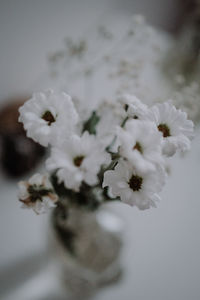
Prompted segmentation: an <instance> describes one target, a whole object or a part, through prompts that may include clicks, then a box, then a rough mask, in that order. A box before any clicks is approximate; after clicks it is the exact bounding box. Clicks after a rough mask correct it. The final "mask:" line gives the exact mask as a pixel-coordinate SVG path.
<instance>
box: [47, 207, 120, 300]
mask: <svg viewBox="0 0 200 300" xmlns="http://www.w3.org/2000/svg"><path fill="white" fill-rule="evenodd" d="M51 225H52V226H51V232H50V238H49V243H50V244H49V249H50V252H51V258H52V260H53V261H54V263H55V266H56V267H57V270H59V273H58V274H59V275H58V276H59V280H60V283H61V284H62V288H63V291H64V292H63V293H65V290H66V295H72V296H74V298H73V299H79V297H80V298H81V299H83V297H88V296H89V295H91V294H93V293H94V292H95V291H96V290H97V289H98V288H100V287H102V286H104V285H107V284H110V283H114V282H115V281H117V280H118V279H119V278H120V277H121V274H122V268H121V264H120V256H121V249H122V244H123V243H122V229H123V225H122V222H121V220H120V219H119V218H118V217H117V216H115V215H114V214H113V213H112V212H111V211H109V210H108V209H106V205H105V206H104V207H103V208H101V209H98V210H96V211H86V210H85V209H83V208H80V207H75V206H74V207H70V208H68V209H67V212H63V209H62V211H61V210H60V211H59V209H57V210H55V212H54V213H53V215H52V218H51ZM67 299H68V298H67ZM70 299H71V298H70Z"/></svg>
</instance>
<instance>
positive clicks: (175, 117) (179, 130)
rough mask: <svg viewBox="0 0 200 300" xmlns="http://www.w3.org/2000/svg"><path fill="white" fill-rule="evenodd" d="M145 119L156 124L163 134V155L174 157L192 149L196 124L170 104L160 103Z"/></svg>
mask: <svg viewBox="0 0 200 300" xmlns="http://www.w3.org/2000/svg"><path fill="white" fill-rule="evenodd" d="M144 119H146V120H149V121H152V122H155V124H156V126H157V128H158V130H159V131H160V132H161V134H162V143H163V154H164V155H167V156H172V155H174V154H175V152H176V151H177V150H179V151H182V152H185V151H187V150H189V149H190V146H191V139H192V137H193V130H194V124H193V122H192V121H190V120H188V119H187V114H186V113H185V112H183V111H181V110H179V109H176V107H175V106H174V105H172V104H171V103H170V102H166V103H162V104H161V103H159V104H156V105H154V106H153V107H152V108H150V109H149V111H148V113H147V114H146V115H145V116H144Z"/></svg>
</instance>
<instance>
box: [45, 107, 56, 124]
mask: <svg viewBox="0 0 200 300" xmlns="http://www.w3.org/2000/svg"><path fill="white" fill-rule="evenodd" d="M42 119H43V120H45V121H46V122H48V125H49V126H50V125H51V123H54V122H55V121H56V120H55V118H54V116H53V115H52V113H51V112H50V111H49V110H47V111H45V113H44V114H43V115H42Z"/></svg>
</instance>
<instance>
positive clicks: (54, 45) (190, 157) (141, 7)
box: [0, 0, 200, 300]
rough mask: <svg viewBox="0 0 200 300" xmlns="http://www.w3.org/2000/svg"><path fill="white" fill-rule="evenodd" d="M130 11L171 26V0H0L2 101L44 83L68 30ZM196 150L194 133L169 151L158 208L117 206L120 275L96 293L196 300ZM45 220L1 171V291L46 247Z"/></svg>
mask: <svg viewBox="0 0 200 300" xmlns="http://www.w3.org/2000/svg"><path fill="white" fill-rule="evenodd" d="M134 13H140V14H144V15H145V16H146V18H147V20H148V21H149V22H150V23H151V24H153V25H155V26H159V27H161V28H163V29H166V30H167V29H169V30H171V29H173V28H174V27H175V24H176V21H175V19H176V16H177V15H178V9H177V6H176V1H173V0H168V1H165V0H149V1H144V0H143V1H142V0H135V1H134V0H132V1H131V0H129V1H128V0H123V1H120V0H110V1H106V0H102V1H97V0H83V1H81V0H79V1H78V0H73V1H68V0H66V1H62V0H58V1H53V0H48V1H47V0H43V1H38V0H36V1H31V0H27V1H26V0H18V1H14V0H12V1H11V0H4V1H2V0H1V1H0V66H1V68H0V101H1V104H2V103H4V101H5V99H7V98H10V97H13V96H17V95H21V94H26V93H28V94H29V93H30V92H32V91H34V90H37V89H40V88H41V86H42V82H40V80H42V78H43V74H45V72H46V70H47V62H46V58H47V54H48V53H49V52H52V51H54V50H57V49H59V47H60V45H61V44H62V41H63V39H64V37H66V36H67V35H68V34H70V35H74V36H76V35H80V34H81V33H82V32H84V33H85V32H87V30H88V28H91V27H92V26H93V24H95V21H96V20H97V18H103V16H104V15H106V17H108V16H109V15H110V16H112V18H113V19H114V20H116V22H117V21H118V20H119V21H121V20H122V21H123V20H126V19H127V18H130V17H131V15H132V14H134ZM199 157H200V146H199V138H196V139H195V140H194V142H193V149H192V151H191V152H190V153H189V154H187V155H186V156H185V157H184V158H181V157H175V158H173V160H172V161H171V166H172V174H171V176H170V178H169V181H168V183H167V185H166V187H165V189H164V191H163V193H162V202H161V203H159V205H158V208H157V209H151V210H149V211H145V212H141V211H138V210H137V209H130V208H129V207H127V206H126V205H120V206H118V205H117V206H116V211H117V212H118V213H119V214H121V215H122V216H123V217H124V219H125V220H126V221H125V223H126V227H125V238H126V241H127V243H126V247H125V251H124V256H123V261H124V266H125V274H124V278H123V280H122V281H121V282H120V283H119V284H118V285H117V286H113V287H110V288H108V289H106V290H104V291H102V292H101V293H99V294H98V295H97V297H96V298H95V299H98V300H101V299H104V300H106V299H116V300H117V299H119V300H121V299H124V300H132V299H136V300H147V299H148V300H160V299H162V300H175V299H176V300H188V299H192V300H198V299H200V282H199V278H200V259H199V253H200V237H199V228H200V218H199V212H200V200H199V193H198V192H199V178H200V168H199ZM46 223H47V217H46V216H39V217H38V216H35V215H34V214H33V213H32V211H24V210H20V204H19V203H18V202H17V187H16V181H11V180H8V179H7V178H5V177H4V176H3V175H2V174H1V175H0V290H2V291H3V290H4V289H7V288H10V289H12V286H14V279H15V278H16V277H18V280H19V278H20V277H21V278H23V276H24V277H26V276H28V274H30V273H31V271H33V270H34V266H36V265H37V263H35V261H36V260H35V259H34V257H35V256H36V255H37V254H39V253H44V250H45V245H46V232H47V231H46ZM29 257H30V258H32V260H33V262H34V263H33V264H32V265H31V264H30V263H28V262H30V261H31V260H28V258H29ZM40 257H41V258H40ZM26 258H27V263H24V269H23V268H21V265H19V266H20V267H18V268H17V265H16V263H20V261H21V260H24V259H26ZM41 261H42V262H43V258H42V256H40V255H39V258H38V262H39V263H41ZM15 265H16V268H15V270H16V273H15V274H14V275H13V276H14V277H10V276H11V274H10V273H9V271H8V267H9V269H10V268H12V266H15ZM10 270H12V272H13V269H10ZM8 276H9V278H8ZM13 278H14V279H13ZM0 298H1V293H0ZM1 299H3V298H1ZM13 299H14V298H13ZM27 299H28V298H27ZM47 299H48V298H47ZM17 300H18V299H17ZM19 300H21V299H19Z"/></svg>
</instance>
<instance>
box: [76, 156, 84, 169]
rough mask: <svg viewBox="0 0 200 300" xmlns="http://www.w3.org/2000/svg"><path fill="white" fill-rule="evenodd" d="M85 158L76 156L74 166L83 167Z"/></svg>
mask: <svg viewBox="0 0 200 300" xmlns="http://www.w3.org/2000/svg"><path fill="white" fill-rule="evenodd" d="M84 158H85V157H84V156H76V157H75V158H74V164H75V166H76V167H80V166H81V164H82V162H83V160H84Z"/></svg>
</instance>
